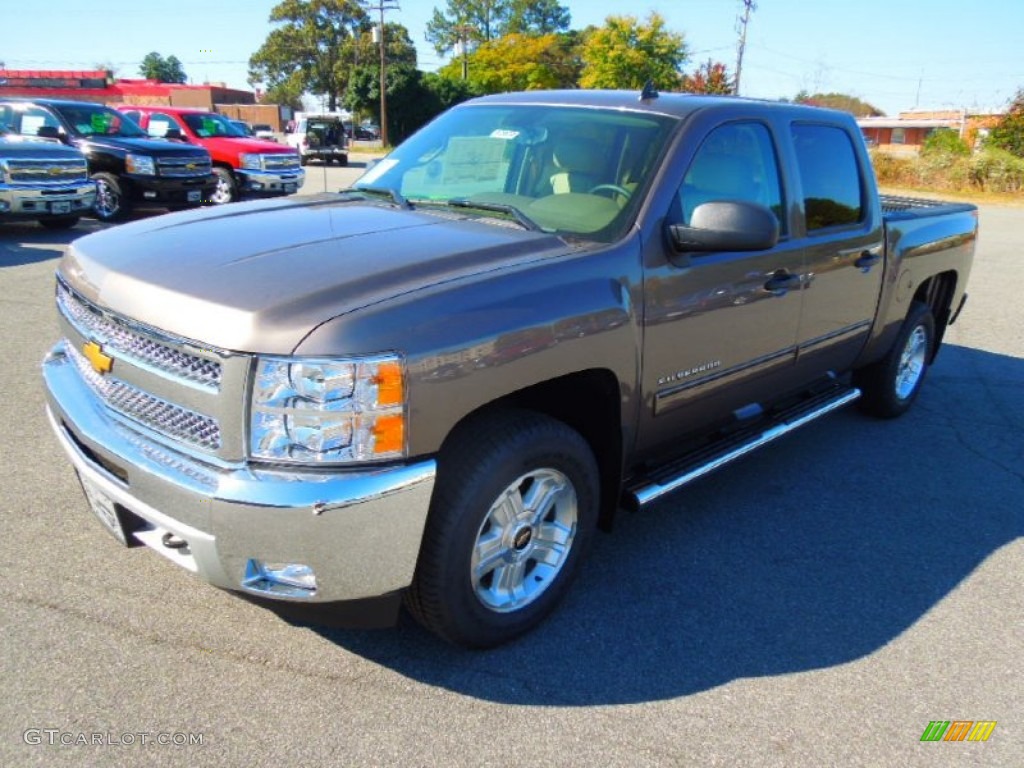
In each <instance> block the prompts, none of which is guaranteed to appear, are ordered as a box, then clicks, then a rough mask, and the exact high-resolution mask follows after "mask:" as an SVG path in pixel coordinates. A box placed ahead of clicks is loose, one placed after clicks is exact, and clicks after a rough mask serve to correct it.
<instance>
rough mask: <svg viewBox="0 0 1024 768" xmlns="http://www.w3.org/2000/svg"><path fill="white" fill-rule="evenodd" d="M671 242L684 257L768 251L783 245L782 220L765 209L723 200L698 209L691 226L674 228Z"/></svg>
mask: <svg viewBox="0 0 1024 768" xmlns="http://www.w3.org/2000/svg"><path fill="white" fill-rule="evenodd" d="M669 239H670V240H671V242H672V247H673V248H674V249H675V250H676V251H677V252H678V253H680V254H686V253H709V252H712V251H764V250H767V249H769V248H773V247H774V246H775V245H776V243H778V242H779V220H778V219H777V218H775V214H774V213H772V212H771V211H770V210H768V209H767V208H766V207H765V206H763V205H758V204H757V203H748V202H745V201H743V200H719V201H715V202H710V203H703V204H701V205H698V206H697V207H696V208H695V209H694V211H693V214H692V215H691V216H690V225H689V226H684V225H682V224H670V225H669Z"/></svg>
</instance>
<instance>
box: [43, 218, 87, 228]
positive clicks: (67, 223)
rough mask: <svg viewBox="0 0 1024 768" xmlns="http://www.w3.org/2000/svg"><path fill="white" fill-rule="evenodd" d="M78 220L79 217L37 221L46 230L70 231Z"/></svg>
mask: <svg viewBox="0 0 1024 768" xmlns="http://www.w3.org/2000/svg"><path fill="white" fill-rule="evenodd" d="M80 218H81V217H80V216H50V217H49V218H46V219H39V223H40V224H42V225H43V226H44V227H46V228H47V229H71V228H72V227H73V226H75V224H77V223H78V221H79V219H80Z"/></svg>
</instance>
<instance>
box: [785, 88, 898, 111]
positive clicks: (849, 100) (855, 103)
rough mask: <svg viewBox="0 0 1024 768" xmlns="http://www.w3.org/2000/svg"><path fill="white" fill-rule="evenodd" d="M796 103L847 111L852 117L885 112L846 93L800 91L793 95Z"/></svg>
mask: <svg viewBox="0 0 1024 768" xmlns="http://www.w3.org/2000/svg"><path fill="white" fill-rule="evenodd" d="M793 101H794V102H795V103H797V104H809V105H810V106H812V107H828V108H829V109H838V110H841V111H843V112H849V113H850V114H851V115H853V116H854V117H884V116H885V112H883V111H882V110H880V109H879V108H878V107H876V106H874V105H873V104H869V103H868V102H866V101H861V100H860V99H858V98H857V97H856V96H850V95H849V94H846V93H815V94H810V93H808V92H807V91H800V92H799V93H798V94H797V95H796V96H794V97H793Z"/></svg>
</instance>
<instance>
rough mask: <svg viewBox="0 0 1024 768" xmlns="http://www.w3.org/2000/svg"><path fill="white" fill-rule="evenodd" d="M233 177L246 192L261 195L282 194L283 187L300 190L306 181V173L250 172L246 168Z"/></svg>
mask: <svg viewBox="0 0 1024 768" xmlns="http://www.w3.org/2000/svg"><path fill="white" fill-rule="evenodd" d="M235 176H236V177H237V178H238V180H239V182H240V183H241V184H240V186H241V187H242V189H243V190H245V191H246V192H263V193H275V194H281V193H284V191H285V187H286V186H287V185H289V184H294V185H295V189H296V191H298V190H300V189H302V185H303V184H304V183H305V181H306V172H305V171H303V170H295V171H279V172H278V171H252V170H249V169H247V168H240V169H238V170H237V171H235Z"/></svg>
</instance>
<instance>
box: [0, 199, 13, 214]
mask: <svg viewBox="0 0 1024 768" xmlns="http://www.w3.org/2000/svg"><path fill="white" fill-rule="evenodd" d="M9 210H11V204H10V203H8V202H7V201H6V200H0V213H7V211H9Z"/></svg>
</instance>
